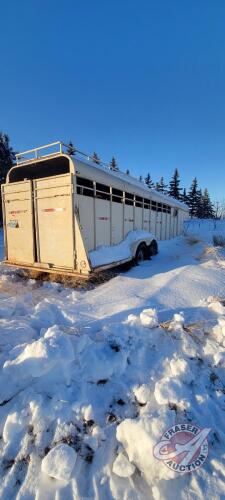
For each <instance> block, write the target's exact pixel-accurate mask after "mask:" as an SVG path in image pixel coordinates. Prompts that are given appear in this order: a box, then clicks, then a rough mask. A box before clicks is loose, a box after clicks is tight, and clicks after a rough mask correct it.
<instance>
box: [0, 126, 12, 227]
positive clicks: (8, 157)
mask: <svg viewBox="0 0 225 500" xmlns="http://www.w3.org/2000/svg"><path fill="white" fill-rule="evenodd" d="M14 161H15V152H14V151H13V148H12V147H11V146H10V140H9V136H8V135H7V134H4V133H3V132H0V188H1V185H2V184H4V182H5V181H6V176H7V173H8V171H9V169H10V168H11V167H12V165H13V163H14ZM0 224H1V225H2V200H1V191H0Z"/></svg>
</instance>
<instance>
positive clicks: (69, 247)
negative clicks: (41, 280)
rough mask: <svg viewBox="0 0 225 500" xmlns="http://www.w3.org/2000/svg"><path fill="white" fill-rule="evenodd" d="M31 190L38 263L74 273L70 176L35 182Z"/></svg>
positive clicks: (71, 186)
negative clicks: (67, 269) (70, 270)
mask: <svg viewBox="0 0 225 500" xmlns="http://www.w3.org/2000/svg"><path fill="white" fill-rule="evenodd" d="M33 189H34V207H35V226H36V243H37V260H38V262H40V263H42V264H47V265H49V266H50V267H54V266H55V267H63V268H69V269H74V264H75V263H74V225H73V199H72V195H73V192H72V190H73V184H72V179H71V174H70V173H69V174H66V175H59V176H55V177H49V178H43V179H36V180H34V181H33Z"/></svg>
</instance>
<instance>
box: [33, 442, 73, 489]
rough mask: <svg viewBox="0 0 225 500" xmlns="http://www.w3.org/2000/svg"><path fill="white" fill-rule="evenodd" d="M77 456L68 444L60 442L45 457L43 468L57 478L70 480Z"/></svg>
mask: <svg viewBox="0 0 225 500" xmlns="http://www.w3.org/2000/svg"><path fill="white" fill-rule="evenodd" d="M76 458H77V455H76V452H75V451H74V449H73V448H71V447H70V446H68V444H58V446H55V448H52V450H50V451H49V453H48V454H47V455H46V456H45V457H44V458H43V460H42V463H41V470H42V471H43V472H45V474H48V476H50V477H54V478H55V479H59V480H61V481H69V479H70V477H71V474H72V471H73V468H74V465H75V462H76Z"/></svg>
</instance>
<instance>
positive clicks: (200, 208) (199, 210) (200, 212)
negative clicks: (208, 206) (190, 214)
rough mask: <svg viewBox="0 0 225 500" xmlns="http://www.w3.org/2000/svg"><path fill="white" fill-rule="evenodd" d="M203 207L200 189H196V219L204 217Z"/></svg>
mask: <svg viewBox="0 0 225 500" xmlns="http://www.w3.org/2000/svg"><path fill="white" fill-rule="evenodd" d="M204 213H205V207H204V201H203V195H202V190H201V189H198V190H197V207H196V217H198V219H204Z"/></svg>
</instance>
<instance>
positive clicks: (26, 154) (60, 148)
mask: <svg viewBox="0 0 225 500" xmlns="http://www.w3.org/2000/svg"><path fill="white" fill-rule="evenodd" d="M69 147H70V145H69V144H65V143H64V142H62V141H55V142H51V143H50V144H46V145H45V146H40V147H37V148H33V149H28V150H27V151H23V152H22V153H17V154H16V155H15V156H16V163H17V165H20V164H21V163H27V162H30V161H33V160H37V159H39V158H44V157H47V156H48V157H49V156H55V155H58V154H63V153H64V152H65V153H67V149H68V148H69ZM65 149H66V150H65ZM52 150H53V151H52ZM67 154H68V153H67ZM73 155H74V156H76V155H78V156H83V157H85V158H86V159H87V160H88V161H94V159H93V156H92V155H89V154H87V153H83V151H79V150H78V149H76V148H74V153H73ZM73 155H72V156H73ZM96 163H97V162H96ZM98 163H99V165H101V166H103V167H104V168H105V169H106V170H109V169H110V166H109V165H108V163H105V162H103V161H102V160H99V161H98Z"/></svg>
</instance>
